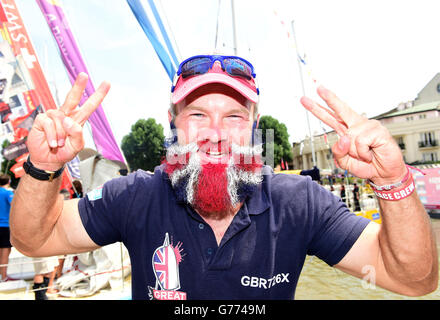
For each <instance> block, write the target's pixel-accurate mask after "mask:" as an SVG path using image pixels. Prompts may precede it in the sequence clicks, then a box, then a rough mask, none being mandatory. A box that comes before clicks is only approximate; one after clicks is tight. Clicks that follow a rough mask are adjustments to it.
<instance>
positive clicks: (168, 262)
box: [153, 233, 180, 290]
mask: <svg viewBox="0 0 440 320" xmlns="http://www.w3.org/2000/svg"><path fill="white" fill-rule="evenodd" d="M153 269H154V273H155V276H156V289H158V285H159V286H160V289H162V290H178V289H180V281H179V267H178V261H177V259H176V254H175V251H174V248H173V247H172V246H171V245H170V242H169V238H168V233H167V234H166V235H165V241H164V243H163V245H162V246H161V247H159V248H157V249H156V250H155V251H154V254H153Z"/></svg>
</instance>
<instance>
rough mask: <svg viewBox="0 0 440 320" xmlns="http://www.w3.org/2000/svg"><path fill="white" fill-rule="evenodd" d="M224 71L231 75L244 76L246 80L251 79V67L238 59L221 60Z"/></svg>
mask: <svg viewBox="0 0 440 320" xmlns="http://www.w3.org/2000/svg"><path fill="white" fill-rule="evenodd" d="M223 64H224V66H225V69H226V72H227V73H229V74H230V75H231V76H238V77H243V78H246V79H247V80H251V79H252V69H251V66H249V65H248V64H247V63H246V62H244V61H242V60H240V59H234V58H226V59H224V60H223Z"/></svg>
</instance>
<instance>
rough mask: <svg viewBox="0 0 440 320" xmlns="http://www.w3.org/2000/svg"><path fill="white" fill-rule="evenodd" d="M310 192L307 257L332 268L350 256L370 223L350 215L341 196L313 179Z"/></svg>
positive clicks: (362, 218) (309, 187)
mask: <svg viewBox="0 0 440 320" xmlns="http://www.w3.org/2000/svg"><path fill="white" fill-rule="evenodd" d="M308 190H309V192H308V206H309V208H308V212H309V215H310V216H309V219H310V222H311V233H310V239H309V240H310V242H309V245H308V251H307V254H309V255H315V256H317V257H318V258H320V259H321V260H323V261H325V262H326V263H327V264H329V265H330V266H333V265H335V264H337V263H338V262H339V261H341V260H342V258H343V257H344V256H345V255H346V254H347V252H348V251H349V250H350V249H351V247H352V246H353V244H354V243H355V242H356V240H357V239H358V238H359V236H360V234H361V233H362V231H363V230H364V229H365V227H366V226H367V224H368V223H370V220H368V219H366V218H364V217H361V216H357V215H355V214H354V213H352V212H350V210H349V209H348V208H347V206H346V205H345V203H344V202H342V201H341V199H340V198H339V197H336V196H335V195H333V194H332V193H331V192H329V191H328V190H326V189H324V188H322V187H321V186H319V185H318V184H317V183H316V182H314V181H312V180H311V179H308Z"/></svg>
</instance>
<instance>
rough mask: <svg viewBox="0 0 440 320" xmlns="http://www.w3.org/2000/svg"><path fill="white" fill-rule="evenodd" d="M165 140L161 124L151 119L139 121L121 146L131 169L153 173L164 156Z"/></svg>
mask: <svg viewBox="0 0 440 320" xmlns="http://www.w3.org/2000/svg"><path fill="white" fill-rule="evenodd" d="M164 139H165V136H164V134H163V127H162V125H161V124H157V123H156V121H155V120H154V119H151V118H149V119H147V120H145V119H140V120H138V121H137V122H136V123H135V124H134V125H133V126H132V127H131V132H130V133H129V134H128V135H126V136H125V137H124V138H123V139H122V145H121V148H122V151H123V152H124V155H125V158H126V159H127V162H128V165H129V166H130V169H131V170H132V171H135V170H137V169H143V170H149V171H153V170H154V167H156V166H157V165H159V164H160V162H161V160H162V157H163V156H164V147H163V143H164Z"/></svg>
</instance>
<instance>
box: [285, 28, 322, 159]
mask: <svg viewBox="0 0 440 320" xmlns="http://www.w3.org/2000/svg"><path fill="white" fill-rule="evenodd" d="M294 22H295V20H292V22H291V25H292V36H293V40H294V41H295V50H296V61H297V62H298V68H299V77H300V79H301V87H302V93H303V96H305V95H306V90H305V88H304V79H303V74H302V66H301V61H299V53H298V45H297V42H296V35H295V28H294ZM306 119H307V126H308V128H309V135H310V144H311V146H312V160H313V166H314V167H315V166H316V155H315V144H314V141H313V135H312V129H311V127H310V120H309V113H308V111H307V110H306Z"/></svg>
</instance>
